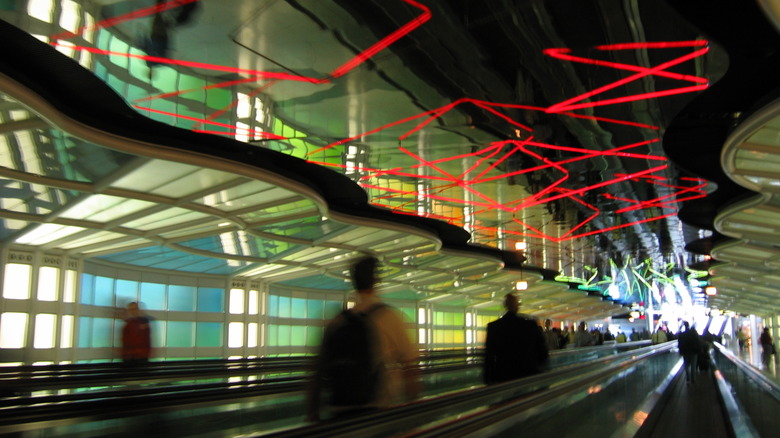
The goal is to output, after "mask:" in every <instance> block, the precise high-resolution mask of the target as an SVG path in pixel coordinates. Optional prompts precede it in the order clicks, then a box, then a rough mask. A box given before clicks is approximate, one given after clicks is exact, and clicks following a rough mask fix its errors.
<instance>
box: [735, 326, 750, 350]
mask: <svg viewBox="0 0 780 438" xmlns="http://www.w3.org/2000/svg"><path fill="white" fill-rule="evenodd" d="M748 339H749V338H748V335H747V333H745V329H739V331H738V332H737V340H738V341H739V352H740V354H742V353H743V352H744V351H745V347H746V346H747V345H748Z"/></svg>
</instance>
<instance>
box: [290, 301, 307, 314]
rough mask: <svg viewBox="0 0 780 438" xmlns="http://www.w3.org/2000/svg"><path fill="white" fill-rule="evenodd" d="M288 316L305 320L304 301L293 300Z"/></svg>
mask: <svg viewBox="0 0 780 438" xmlns="http://www.w3.org/2000/svg"><path fill="white" fill-rule="evenodd" d="M290 315H291V316H292V317H293V318H306V300H304V299H303V298H293V299H292V311H291V313H290Z"/></svg>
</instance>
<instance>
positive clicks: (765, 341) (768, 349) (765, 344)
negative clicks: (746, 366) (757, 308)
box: [758, 327, 775, 368]
mask: <svg viewBox="0 0 780 438" xmlns="http://www.w3.org/2000/svg"><path fill="white" fill-rule="evenodd" d="M758 341H759V342H761V361H762V362H763V363H764V367H766V368H769V364H770V363H772V355H773V354H775V343H774V341H773V340H772V335H770V334H769V328H767V327H764V331H762V332H761V336H759V337H758Z"/></svg>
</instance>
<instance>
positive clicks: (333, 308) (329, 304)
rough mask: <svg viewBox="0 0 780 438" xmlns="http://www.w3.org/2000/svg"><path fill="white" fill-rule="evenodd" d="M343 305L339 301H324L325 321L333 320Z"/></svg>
mask: <svg viewBox="0 0 780 438" xmlns="http://www.w3.org/2000/svg"><path fill="white" fill-rule="evenodd" d="M342 308H343V304H342V303H341V301H326V302H325V319H333V318H335V317H336V315H338V314H339V313H341V310H342Z"/></svg>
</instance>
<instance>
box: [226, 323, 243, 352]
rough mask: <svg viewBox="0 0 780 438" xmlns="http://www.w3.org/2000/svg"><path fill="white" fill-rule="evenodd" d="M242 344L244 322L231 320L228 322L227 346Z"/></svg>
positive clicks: (240, 345)
mask: <svg viewBox="0 0 780 438" xmlns="http://www.w3.org/2000/svg"><path fill="white" fill-rule="evenodd" d="M243 346H244V323H243V322H231V323H230V324H228V347H230V348H241V347H243Z"/></svg>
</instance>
